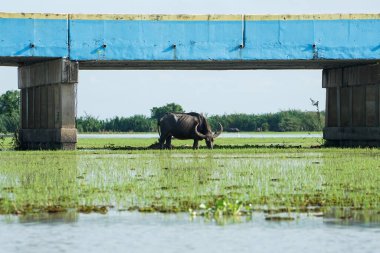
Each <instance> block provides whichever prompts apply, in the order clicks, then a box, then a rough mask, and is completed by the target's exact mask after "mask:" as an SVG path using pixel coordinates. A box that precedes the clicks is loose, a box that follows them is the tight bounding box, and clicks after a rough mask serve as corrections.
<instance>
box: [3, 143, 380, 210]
mask: <svg viewBox="0 0 380 253" xmlns="http://www.w3.org/2000/svg"><path fill="white" fill-rule="evenodd" d="M291 140H292V141H293V142H291V141H290V140H289V142H288V144H289V145H294V143H296V144H298V143H302V144H303V145H305V146H310V145H313V144H315V143H314V141H313V140H310V139H307V140H303V139H296V140H294V139H291ZM154 141H155V139H132V140H130V139H113V140H103V139H101V140H99V139H97V140H94V139H91V140H89V139H87V140H85V139H83V140H79V142H78V146H79V147H83V148H86V147H94V146H96V147H99V148H100V147H102V146H104V145H105V144H110V143H109V142H111V143H113V144H114V145H120V146H125V145H130V146H134V145H136V146H147V145H150V144H152V142H154ZM246 141H247V142H248V143H250V141H252V143H254V145H256V144H257V142H255V141H254V140H246ZM256 141H260V143H262V144H265V145H267V144H273V142H275V140H272V139H271V138H269V140H262V139H260V140H257V139H256ZM283 141H284V140H280V143H282V142H283ZM184 143H185V144H186V145H189V146H190V145H191V141H185V142H184ZM275 143H279V141H278V140H277V142H275ZM217 144H219V145H243V144H246V142H245V141H244V140H241V139H222V138H221V139H218V140H217ZM174 145H176V142H174ZM177 145H183V144H182V142H178V143H177ZM203 145H204V143H203ZM379 172H380V150H379V149H333V148H322V149H310V148H305V147H301V148H286V149H279V148H270V147H269V148H244V149H227V148H224V149H214V150H207V149H201V150H197V151H193V150H191V149H184V150H175V149H174V150H171V151H169V150H163V151H160V150H145V151H131V150H121V151H111V150H79V151H70V152H63V151H18V152H16V151H3V152H0V213H1V214H12V213H13V214H23V213H31V212H60V211H67V210H70V209H76V210H78V211H80V212H92V211H96V212H101V213H103V212H106V211H107V209H109V208H110V206H114V208H115V209H117V210H139V211H142V212H150V211H159V212H178V211H188V210H189V209H191V210H199V209H204V210H214V211H213V212H217V211H218V210H226V213H233V212H236V211H242V212H243V211H252V210H264V211H266V210H287V211H307V210H309V209H310V208H312V209H316V210H322V211H323V210H325V209H326V208H330V207H338V208H343V207H349V208H351V209H361V210H375V211H377V212H378V211H380V173H379ZM237 203H239V204H237Z"/></svg>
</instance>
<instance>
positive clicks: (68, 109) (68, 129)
mask: <svg viewBox="0 0 380 253" xmlns="http://www.w3.org/2000/svg"><path fill="white" fill-rule="evenodd" d="M77 83H78V64H77V63H75V62H71V61H69V60H67V59H57V60H51V61H45V62H40V63H35V64H31V65H25V66H22V67H19V69H18V87H19V89H21V129H20V131H19V140H20V144H21V148H23V149H75V148H76V143H77V131H76V128H75V114H76V85H77Z"/></svg>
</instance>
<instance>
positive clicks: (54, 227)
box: [0, 212, 380, 253]
mask: <svg viewBox="0 0 380 253" xmlns="http://www.w3.org/2000/svg"><path fill="white" fill-rule="evenodd" d="M377 216H378V215H377ZM293 217H294V218H295V220H293V221H281V222H278V221H276V222H275V221H267V220H265V214H262V213H259V214H254V215H253V216H252V217H251V218H250V219H249V220H247V219H246V218H240V219H235V220H224V221H219V222H216V221H210V220H205V219H204V218H201V217H195V218H194V217H191V216H190V215H189V214H169V215H168V214H158V213H156V214H141V213H136V212H110V213H108V214H106V215H101V214H78V213H76V212H69V213H64V214H58V215H46V214H42V215H38V216H22V217H15V216H11V217H9V216H0V235H1V236H0V252H102V253H103V252H112V253H115V252H207V253H211V252H234V253H235V252H236V253H242V252H271V253H273V252H302V253H304V252H308V253H310V252H318V253H320V252H334V253H335V252H345V253H348V252H379V249H380V223H379V220H378V219H377V218H376V219H375V220H371V219H370V220H367V221H365V220H361V219H358V220H357V219H356V218H355V217H360V215H359V216H356V215H355V216H353V217H354V218H352V217H350V218H348V219H344V220H343V219H341V218H335V217H328V216H325V217H324V218H322V217H316V216H313V215H309V216H307V215H296V214H294V215H293Z"/></svg>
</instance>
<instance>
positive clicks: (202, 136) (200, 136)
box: [194, 123, 206, 139]
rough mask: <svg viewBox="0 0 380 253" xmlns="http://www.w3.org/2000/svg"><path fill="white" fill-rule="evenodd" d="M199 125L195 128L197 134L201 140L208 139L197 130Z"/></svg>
mask: <svg viewBox="0 0 380 253" xmlns="http://www.w3.org/2000/svg"><path fill="white" fill-rule="evenodd" d="M198 125H199V123H198V124H197V125H196V126H195V129H194V130H195V134H196V135H197V136H198V137H199V138H202V139H206V135H204V134H201V133H200V132H198V130H197V128H198Z"/></svg>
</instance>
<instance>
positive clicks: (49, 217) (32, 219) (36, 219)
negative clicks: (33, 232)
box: [18, 210, 79, 224]
mask: <svg viewBox="0 0 380 253" xmlns="http://www.w3.org/2000/svg"><path fill="white" fill-rule="evenodd" d="M78 218H79V214H78V212H76V210H72V211H68V212H58V213H34V214H26V215H20V216H19V218H18V221H19V222H20V223H21V224H23V223H49V224H53V223H75V222H78Z"/></svg>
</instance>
